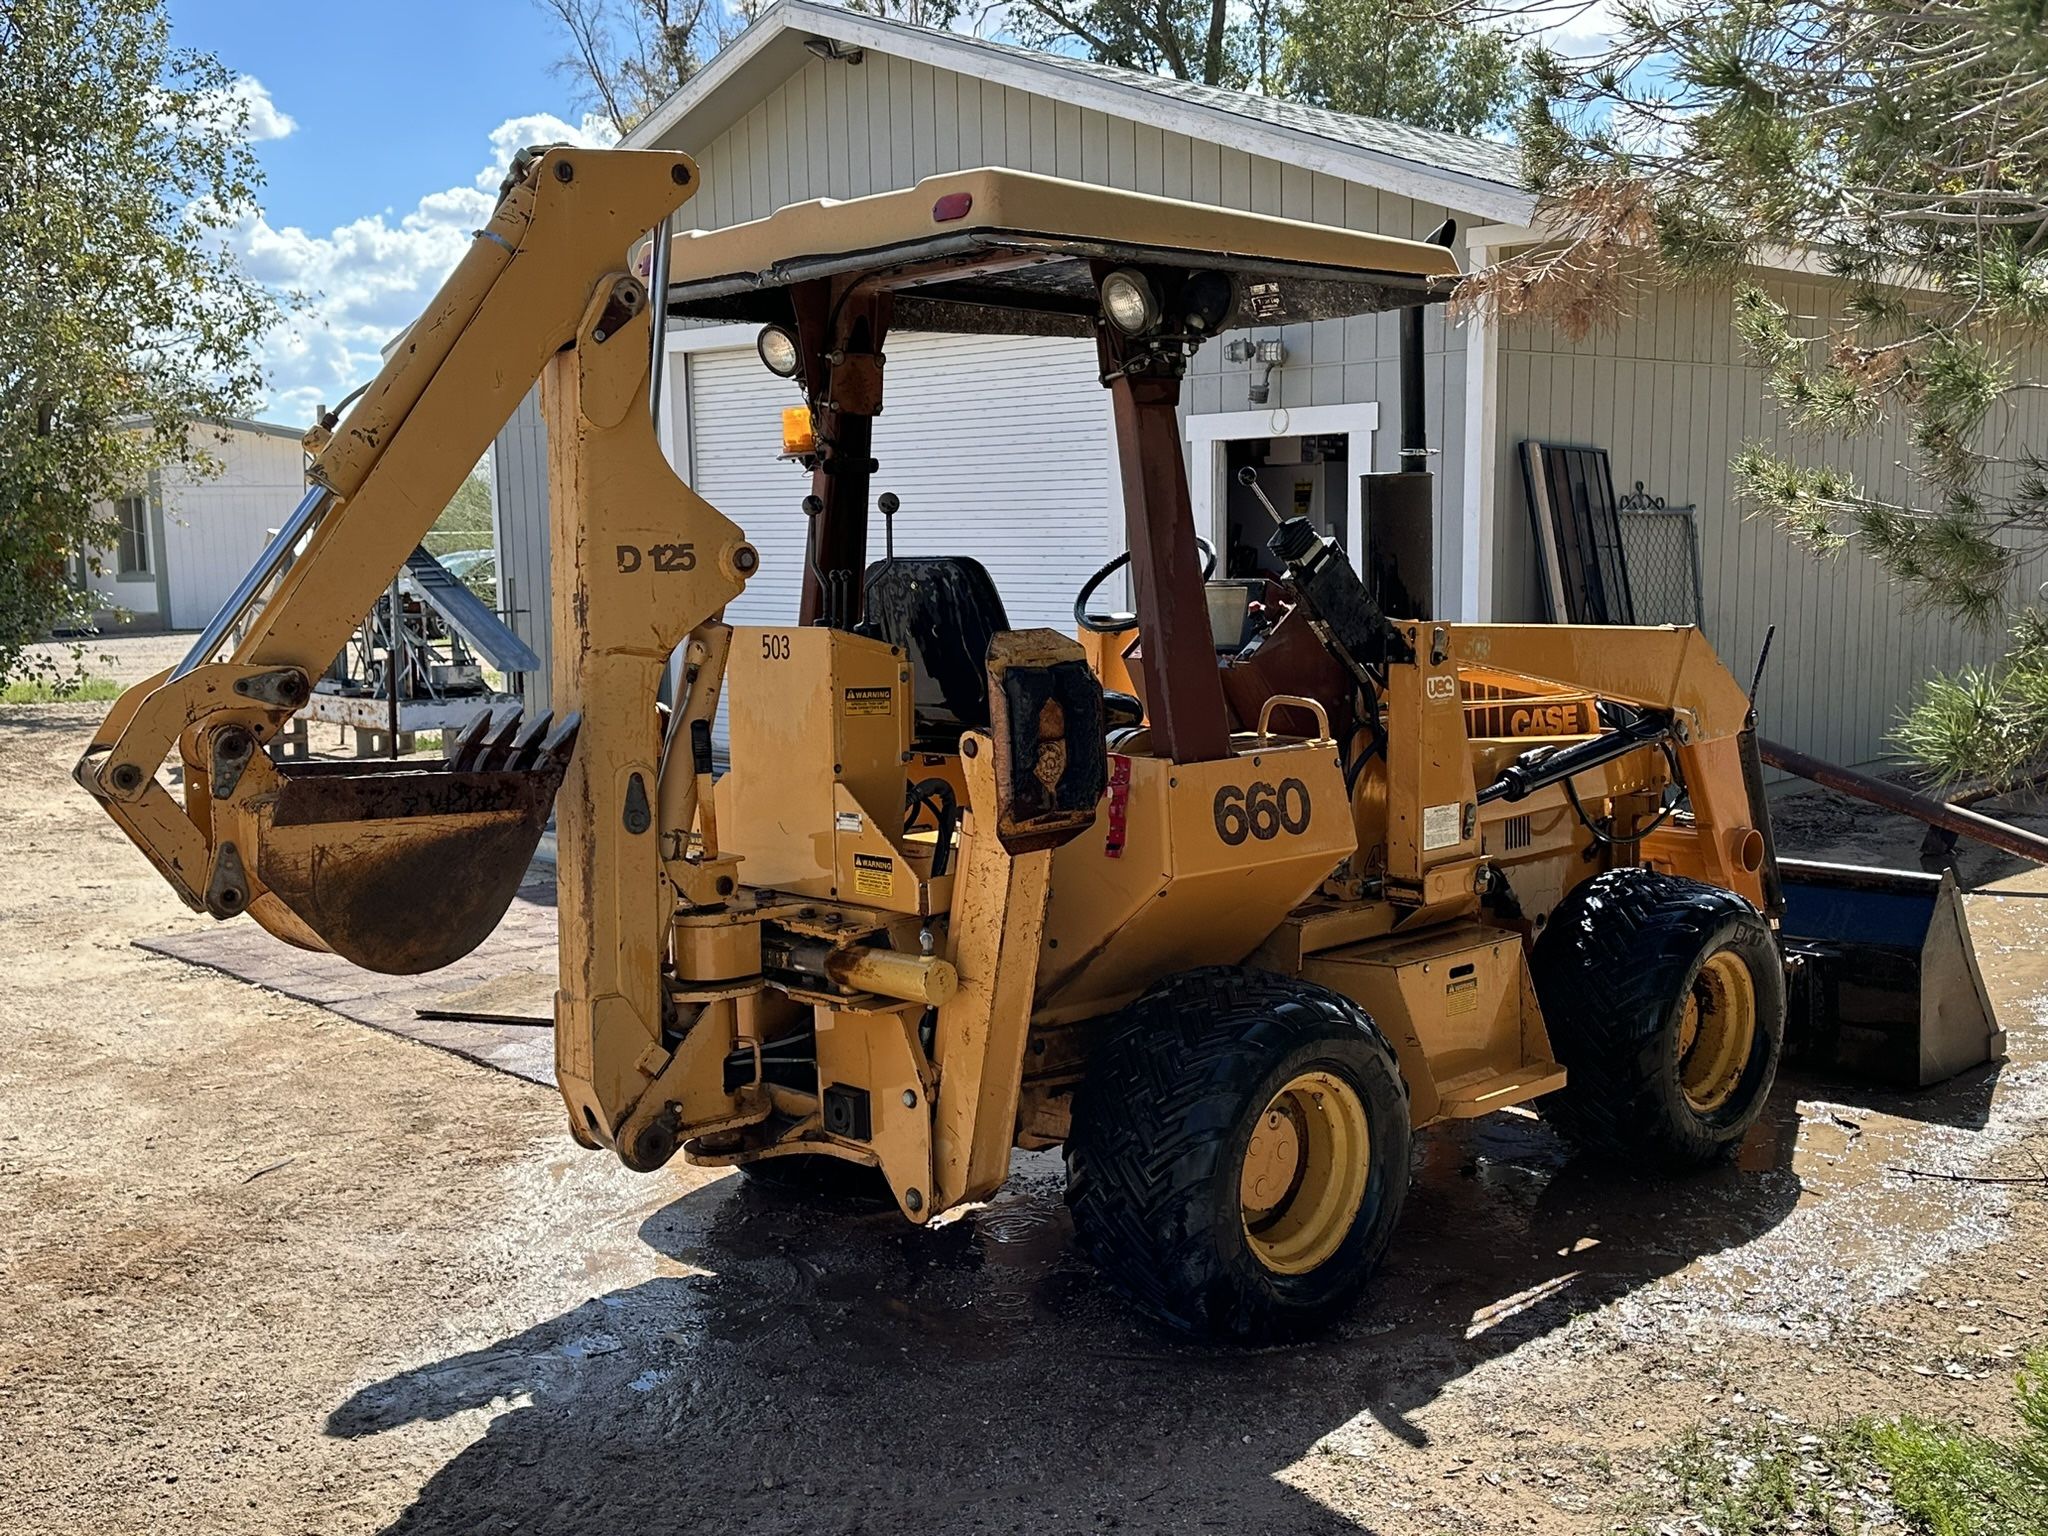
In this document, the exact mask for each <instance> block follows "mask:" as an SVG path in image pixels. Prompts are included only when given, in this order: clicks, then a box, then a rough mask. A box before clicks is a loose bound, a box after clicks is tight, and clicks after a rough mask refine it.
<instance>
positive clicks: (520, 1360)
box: [328, 1093, 1800, 1536]
mask: <svg viewBox="0 0 2048 1536" xmlns="http://www.w3.org/2000/svg"><path fill="white" fill-rule="evenodd" d="M1798 1127H1799V1110H1798V1104H1797V1099H1796V1096H1794V1095H1793V1094H1790V1093H1782V1094H1779V1095H1778V1096H1777V1097H1776V1099H1775V1101H1774V1103H1773V1105H1772V1108H1771V1110H1770V1112H1769V1113H1768V1114H1767V1116H1766V1119H1765V1120H1764V1121H1763V1122H1762V1123H1760V1124H1759V1126H1758V1127H1757V1129H1756V1130H1755V1131H1754V1132H1753V1133H1752V1135H1751V1137H1750V1140H1749V1141H1748V1143H1746V1144H1745V1146H1744V1148H1743V1151H1742V1155H1741V1156H1740V1157H1739V1158H1738V1159H1736V1160H1735V1161H1733V1162H1730V1163H1728V1164H1726V1165H1724V1166H1721V1167H1718V1168H1715V1169H1712V1170H1709V1171H1707V1172H1705V1173H1702V1174H1697V1175H1693V1176H1690V1177H1687V1178H1684V1179H1680V1180H1676V1181H1671V1180H1662V1181H1651V1180H1639V1179H1635V1178H1630V1177H1628V1176H1625V1175H1622V1174H1618V1173H1615V1172H1612V1171H1610V1170H1607V1169H1604V1168H1602V1167H1599V1166H1596V1165H1594V1164H1592V1163H1591V1162H1590V1161H1589V1160H1587V1159H1581V1158H1573V1157H1571V1156H1570V1155H1569V1154H1568V1153H1567V1151H1566V1150H1565V1148H1564V1147H1563V1146H1562V1145H1561V1144H1560V1143H1559V1142H1558V1141H1557V1139H1556V1138H1555V1137H1554V1136H1553V1135H1552V1134H1551V1132H1550V1131H1549V1130H1548V1129H1547V1128H1546V1127H1545V1126H1543V1125H1542V1123H1541V1122H1540V1121H1537V1120H1534V1119H1529V1118H1521V1117H1517V1116H1513V1115H1495V1116H1492V1117H1490V1118H1488V1119H1486V1120H1483V1121H1477V1122H1466V1123H1464V1124H1459V1125H1451V1126H1446V1127H1439V1128H1437V1129H1433V1130H1431V1131H1429V1132H1426V1133H1425V1134H1423V1135H1422V1136H1421V1137H1419V1138H1418V1143H1417V1148H1416V1163H1415V1175H1416V1177H1415V1184H1414V1188H1413V1193H1412V1194H1411V1197H1410V1201H1409V1206H1408V1209H1407V1212H1406V1214H1405V1216H1404V1219H1403V1223H1402V1227H1401V1230H1400V1232H1399V1233H1398V1234H1397V1236H1396V1238H1395V1241H1394V1246H1393V1250H1392V1254H1391V1257H1390V1259H1389V1262H1388V1263H1387V1265H1386V1267H1385V1268H1384V1269H1383V1271H1382V1273H1381V1275H1380V1277H1379V1279H1378V1280H1377V1281H1376V1283H1375V1285H1374V1287H1373V1289H1372V1291H1371V1293H1370V1295H1369V1298H1368V1299H1367V1300H1366V1301H1365V1302H1363V1303H1362V1304H1361V1306H1360V1307H1359V1308H1358V1309H1357V1311H1356V1312H1355V1314H1354V1315H1352V1316H1351V1317H1350V1318H1348V1319H1346V1320H1345V1321H1344V1322H1343V1323H1342V1324H1341V1325H1340V1326H1339V1327H1338V1328H1337V1329H1336V1330H1335V1331H1334V1333H1332V1334H1331V1335H1330V1336H1328V1337H1325V1338H1323V1339H1320V1340H1317V1341H1314V1342H1310V1343H1306V1344H1302V1345H1299V1346H1293V1347H1287V1348H1278V1349H1266V1350H1257V1351H1247V1350H1242V1349H1226V1348H1209V1347H1198V1346H1192V1345H1186V1344H1180V1343H1176V1342H1173V1341H1171V1340H1168V1339H1166V1338H1164V1337H1163V1336H1161V1335H1160V1334H1159V1333H1157V1332H1155V1331H1154V1330H1152V1329H1151V1328H1150V1327H1149V1326H1147V1325H1146V1324H1145V1323H1144V1322H1142V1321H1141V1320H1139V1319H1137V1318H1136V1317H1134V1316H1133V1315H1132V1314H1131V1313H1130V1312H1129V1311H1127V1310H1126V1309H1125V1308H1124V1307H1123V1306H1122V1305H1121V1304H1120V1303H1119V1302H1118V1301H1117V1300H1116V1299H1115V1298H1114V1297H1113V1296H1111V1295H1110V1294H1109V1293H1108V1292H1107V1291H1106V1289H1105V1288H1104V1286H1103V1285H1102V1284H1101V1282H1100V1281H1099V1280H1098V1278H1097V1277H1096V1275H1095V1273H1094V1271H1093V1270H1092V1268H1091V1267H1090V1266H1089V1265H1088V1263H1087V1261H1086V1260H1085V1259H1084V1258H1083V1257H1082V1256H1081V1254H1080V1253H1079V1252H1078V1250H1077V1249H1076V1247H1075V1245H1074V1243H1073V1240H1072V1231H1071V1228H1070V1226H1069V1224H1068V1221H1067V1216H1066V1212H1065V1208H1064V1206H1063V1204H1062V1202H1061V1197H1060V1180H1061V1171H1060V1166H1059V1162H1058V1158H1057V1155H1056V1154H1049V1153H1039V1154H1022V1155H1020V1156H1019V1157H1018V1159H1017V1162H1016V1164H1015V1166H1014V1168H1013V1172H1012V1178H1011V1182H1010V1184H1009V1185H1008V1186H1007V1187H1006V1188H1005V1189H1004V1190H1003V1191H1002V1192H1001V1193H1000V1194H999V1195H998V1196H997V1197H996V1199H995V1200H993V1201H991V1202H990V1203H989V1204H988V1205H986V1206H984V1207H980V1208H978V1209H975V1210H973V1211H970V1212H969V1213H967V1214H966V1215H964V1216H962V1217H961V1218H960V1219H958V1220H956V1221H953V1222H950V1223H948V1224H946V1225H943V1226H941V1227H938V1228H936V1229H932V1230H925V1231H919V1230H915V1229H911V1228H907V1227H905V1226H904V1225H903V1224H902V1223H901V1222H900V1221H899V1220H898V1219H897V1218H896V1217H895V1215H894V1214H893V1213H886V1214H880V1215H868V1216H846V1215H839V1214H833V1213H829V1212H823V1211H819V1210H815V1209H811V1208H809V1207H806V1206H804V1205H801V1204H797V1203H793V1202H792V1201H790V1200H789V1199H788V1198H787V1197H783V1196H777V1195H773V1194H769V1193H766V1192H763V1191H761V1190H758V1189H755V1188H753V1187H751V1186H749V1185H747V1183H746V1181H745V1180H743V1179H741V1178H738V1177H732V1178H723V1179H719V1180H717V1181H716V1182H714V1183H712V1184H710V1185H708V1186H706V1187H704V1188H701V1189H698V1190H695V1191H692V1192H691V1193H689V1194H687V1195H685V1196H683V1197H682V1198H680V1199H678V1200H676V1201H674V1202H672V1203H670V1204H669V1205H667V1206H664V1207H663V1208H662V1209H660V1210H659V1211H657V1212H656V1213H654V1214H653V1215H652V1216H650V1217H649V1218H648V1219H647V1220H646V1221H645V1223H644V1224H643V1226H642V1228H641V1235H642V1237H643V1238H644V1239H645V1240H646V1241H647V1242H648V1243H649V1244H650V1245H651V1246H652V1247H654V1248H655V1249H657V1250H658V1251H660V1252H661V1253H663V1254H664V1255H667V1256H669V1257H670V1258H672V1259H675V1260H677V1261H680V1262H681V1263H684V1264H687V1265H690V1266H692V1267H693V1268H694V1269H697V1270H699V1271H702V1272H701V1273H694V1274H690V1275H687V1276H678V1277H676V1278H661V1279H656V1280H652V1281H648V1282H646V1283H643V1284H641V1285H638V1286H634V1287H630V1288H627V1289H624V1290H619V1291H614V1292H612V1293H609V1294H606V1295H603V1296H599V1297H596V1298H594V1299H593V1300H591V1301H589V1302H587V1303H585V1304H584V1305H583V1306H581V1307H578V1308H577V1309H575V1310H574V1311H572V1312H569V1313H566V1314H564V1315H562V1316H559V1317H555V1318H552V1319H550V1320H548V1321H547V1322H545V1323H542V1324H540V1325H538V1326H536V1327H534V1328H531V1329H529V1330H527V1331H525V1332H524V1333H521V1334H518V1335H516V1336H514V1337H511V1338H507V1339H503V1340H501V1341H499V1342H498V1343H496V1344H493V1345H491V1346H489V1347H487V1348H484V1349H479V1350H476V1351H472V1352H470V1353H468V1354H464V1355H460V1356H456V1357H453V1358H450V1359H447V1360H442V1361H439V1362H437V1363H435V1364H432V1365H428V1366H424V1367H420V1368H418V1369H414V1370H410V1371H405V1372H402V1373H400V1374H398V1375H395V1376H392V1377H390V1378H388V1379H387V1380H384V1381H381V1382H378V1383H376V1384H374V1385H372V1386H368V1387H365V1388H364V1389H362V1390H361V1391H359V1392H357V1393H356V1394H355V1395H354V1396H353V1397H351V1398H350V1399H349V1400H348V1401H347V1402H345V1403H343V1404H342V1405H341V1406H340V1407H339V1408H337V1409H336V1410H335V1411H334V1413H333V1415H332V1416H331V1418H330V1420H329V1424H328V1432H329V1433H330V1434H334V1435H338V1436H359V1435H370V1434H376V1433H379V1432H382V1431H385V1430H389V1429H393V1428H395V1427H397V1426H399V1425H402V1424H405V1423H409V1422H414V1421H420V1420H434V1419H443V1418H447V1417H449V1416H451V1415H453V1414H456V1413H458V1412H461V1411H463V1410H466V1409H475V1408H483V1407H489V1406H497V1407H500V1408H501V1409H503V1410H504V1411H501V1412H499V1413H498V1415H497V1416H496V1417H495V1418H493V1419H492V1420H491V1421H490V1423H489V1426H488V1428H487V1429H486V1430H485V1432H484V1434H483V1436H482V1438H481V1439H479V1440H477V1441H476V1442H475V1443H474V1444H472V1445H470V1446H469V1447H468V1448H467V1449H465V1450H464V1451H462V1452H461V1453H460V1454H459V1455H457V1456H456V1457H455V1458H454V1459H453V1460H452V1461H450V1462H449V1463H448V1464H447V1465H445V1466H444V1467H442V1468H441V1469H440V1470H439V1471H438V1472H436V1473H435V1474H434V1475H433V1477H432V1478H431V1479H429V1481H428V1482H427V1483H426V1485H425V1486H424V1487H423V1488H422V1489H421V1490H420V1493H419V1495H418V1498H417V1500H416V1501H415V1503H414V1504H413V1505H412V1507H411V1508H410V1509H408V1510H407V1511H406V1512H405V1513H404V1514H403V1515H402V1516H401V1517H400V1518H399V1519H397V1520H396V1521H395V1522H393V1524H392V1525H391V1526H390V1527H389V1530H390V1531H392V1532H408V1533H415V1532H444V1531H445V1532H456V1531H460V1532H463V1533H465V1536H470V1533H483V1532H497V1531H508V1532H509V1531H514V1530H519V1531H532V1530H547V1531H550V1532H582V1531H586V1530H587V1531H591V1532H598V1531H609V1530H612V1529H617V1528H624V1527H627V1526H628V1525H629V1524H630V1525H642V1524H647V1523H649V1522H660V1523H661V1524H663V1525H664V1526H677V1527H680V1528H682V1529H695V1528H698V1527H699V1526H700V1525H701V1526H702V1527H703V1528H706V1529H709V1528H712V1527H716V1528H717V1529H719V1530H720V1531H732V1532H752V1531H756V1530H759V1531H763V1532H766V1531H770V1530H773V1531H775V1532H777V1533H786V1532H790V1531H811V1530H819V1531H826V1530H829V1531H851V1530H874V1531H956V1530H961V1529H969V1528H972V1529H978V1530H994V1531H1006V1530H1019V1531H1022V1530H1031V1531H1044V1530H1051V1529H1057V1528H1075V1527H1078V1528H1081V1529H1105V1528H1109V1527H1111V1526H1114V1527H1116V1528H1117V1529H1120V1530H1125V1531H1143V1530H1167V1529H1172V1530H1181V1529H1185V1528H1187V1527H1188V1526H1189V1525H1190V1524H1201V1525H1206V1524H1212V1523H1213V1524H1216V1525H1217V1526H1219V1527H1220V1528H1225V1529H1244V1530H1261V1529H1263V1530H1274V1531H1288V1532H1310V1531H1325V1530H1328V1531H1349V1530H1355V1529H1357V1528H1358V1527H1357V1526H1356V1525H1355V1524H1354V1523H1353V1522H1351V1521H1350V1520H1348V1519H1345V1518H1343V1517H1341V1516H1339V1515H1337V1514H1335V1513H1333V1512H1332V1511H1331V1510H1329V1509H1328V1508H1327V1507H1326V1506H1324V1505H1323V1504H1322V1503H1321V1502H1319V1501H1318V1500H1316V1499H1314V1498H1312V1497H1310V1496H1309V1495H1307V1494H1306V1493H1304V1492H1302V1491H1300V1490H1298V1489H1296V1488H1295V1487H1293V1486H1291V1485H1290V1484H1289V1483H1288V1482H1285V1481H1282V1479H1281V1477H1280V1476H1279V1474H1281V1473H1282V1472H1283V1470H1284V1469H1286V1468H1288V1467H1289V1466H1291V1465H1292V1464H1294V1463H1295V1462H1297V1461H1299V1460H1300V1459H1301V1458H1302V1457H1304V1456H1305V1455H1307V1454H1308V1453H1309V1452H1310V1450H1311V1449H1312V1448H1313V1447H1314V1445H1315V1444H1316V1442H1317V1441H1318V1440H1319V1439H1320V1438H1321V1437H1323V1436H1324V1435H1326V1434H1328V1433H1329V1432H1330V1431H1332V1430H1336V1429H1338V1428H1339V1427H1340V1426H1343V1425H1346V1424H1349V1423H1351V1422H1352V1421H1354V1420H1360V1419H1366V1418H1369V1419H1371V1420H1374V1421H1377V1422H1378V1424H1380V1425H1381V1426H1383V1427H1384V1428H1385V1429H1386V1430H1387V1431H1388V1432H1390V1433H1392V1434H1395V1435H1398V1436H1400V1437H1401V1438H1402V1439H1404V1440H1406V1441H1408V1442H1410V1443H1412V1444H1417V1445H1422V1444H1427V1443H1428V1436H1427V1434H1426V1433H1425V1431H1424V1430H1423V1429H1422V1428H1421V1427H1420V1426H1418V1425H1417V1424H1416V1423H1415V1422H1414V1419H1413V1415H1414V1414H1415V1413H1416V1412H1417V1410H1419V1409H1421V1408H1423V1407H1425V1406H1427V1405H1428V1404H1429V1403H1430V1402H1431V1401H1432V1400H1433V1399H1434V1398H1435V1397H1436V1396H1437V1395H1438V1394H1439V1393H1440V1392H1441V1391H1442V1390H1443V1388H1444V1387H1445V1386H1446V1385H1447V1384H1448V1383H1450V1382H1452V1381H1455V1380H1456V1379H1458V1378H1459V1377H1461V1376H1463V1375H1464V1374H1465V1373H1467V1372H1469V1371H1471V1370H1473V1369H1475V1368H1477V1367H1479V1366H1481V1365H1483V1364H1484V1363H1486V1362H1487V1361H1490V1360H1493V1359H1496V1358H1498V1357H1500V1356H1502V1355H1505V1354H1507V1353H1509V1352H1511V1351H1513V1350H1515V1349H1517V1348H1518V1347H1520V1346H1522V1345H1523V1344H1525V1343H1528V1342H1530V1341H1531V1340H1535V1339H1539V1338H1541V1337H1542V1336H1544V1335H1546V1334H1549V1333H1551V1332H1553V1331H1554V1330H1556V1329H1558V1328H1560V1327H1561V1326H1563V1325H1564V1324H1565V1323H1567V1322H1568V1321H1569V1320H1570V1319H1571V1318H1572V1317H1573V1316H1575V1315H1576V1314H1579V1313H1581V1312H1585V1311H1589V1310H1591V1309H1594V1308H1596V1307H1599V1306H1601V1305H1603V1304H1605V1303H1608V1302H1611V1301H1614V1300H1616V1299H1617V1298H1621V1297H1625V1296H1627V1295H1628V1293H1630V1292H1632V1291H1635V1290H1637V1289H1639V1288H1641V1287H1643V1286H1645V1285H1648V1284H1650V1283H1652V1282H1654V1281H1656V1280H1658V1279H1659V1278H1661V1277H1664V1276H1667V1275H1670V1274H1672V1273H1673V1272H1675V1271H1677V1270H1679V1269H1681V1268H1682V1267H1684V1266H1685V1265H1687V1264H1689V1263H1691V1262H1693V1261H1694V1260H1697V1259H1699V1258H1701V1257H1703V1256H1706V1255H1710V1254H1714V1253H1717V1252H1720V1251H1723V1250H1726V1249H1730V1248H1734V1247H1738V1246H1740V1245H1741V1244H1744V1243H1746V1242H1749V1241H1750V1240H1752V1239H1753V1238H1756V1237H1758V1236H1760V1235H1761V1234H1763V1233H1764V1232H1766V1231H1768V1230H1769V1229H1770V1228H1772V1227H1773V1226H1775V1225H1776V1224H1778V1223H1779V1222H1780V1221H1782V1220H1783V1219H1784V1218H1785V1216H1786V1215H1787V1214H1789V1213H1790V1211H1791V1210H1792V1209H1793V1207H1794V1205H1795V1204H1796V1203H1797V1200H1798V1196H1799V1192H1800V1184H1799V1179H1798V1177H1797V1176H1796V1174H1795V1173H1794V1172H1793V1170H1792V1166H1791V1154H1792V1148H1793V1145H1794V1143H1795V1141H1796V1139H1797V1134H1798Z"/></svg>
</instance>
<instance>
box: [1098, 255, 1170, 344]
mask: <svg viewBox="0 0 2048 1536" xmlns="http://www.w3.org/2000/svg"><path fill="white" fill-rule="evenodd" d="M1102 312H1103V313H1104V314H1105V315H1107V316H1109V323H1110V324H1111V325H1113V326H1115V327H1116V328H1117V329H1118V330H1120V331H1122V332H1123V333H1124V334H1125V335H1126V336H1142V335H1143V334H1144V333H1145V332H1146V331H1149V330H1151V329H1152V327H1153V326H1155V325H1157V324H1158V323H1159V296H1158V295H1157V294H1156V293H1154V292H1153V291H1152V285H1151V284H1150V283H1148V282H1146V281H1145V274H1144V273H1142V272H1136V271H1133V270H1132V269H1131V268H1129V267H1118V268H1117V269H1116V270H1115V271H1114V272H1112V273H1110V274H1109V276H1107V277H1105V278H1104V279H1103V280H1102Z"/></svg>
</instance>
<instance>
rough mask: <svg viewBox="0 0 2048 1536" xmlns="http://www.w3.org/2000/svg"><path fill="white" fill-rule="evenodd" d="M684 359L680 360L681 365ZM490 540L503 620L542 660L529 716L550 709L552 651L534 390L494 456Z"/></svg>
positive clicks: (532, 677) (544, 443)
mask: <svg viewBox="0 0 2048 1536" xmlns="http://www.w3.org/2000/svg"><path fill="white" fill-rule="evenodd" d="M680 362H681V359H677V363H678V364H680ZM491 539H492V543H493V544H494V545H495V546H496V548H497V552H498V609H499V617H500V618H502V619H504V620H505V622H506V623H507V624H509V625H510V626H511V628H512V633H514V634H515V635H517V636H518V637H519V638H520V639H522V640H524V641H525V642H526V643H527V645H528V646H530V647H531V648H532V650H533V654H534V655H536V656H538V657H539V658H540V670H539V671H538V672H535V673H531V674H529V675H528V676H527V677H525V678H524V679H522V680H521V690H520V691H521V694H522V696H523V697H524V699H525V702H526V708H527V710H528V712H529V713H533V712H537V711H539V710H542V709H545V708H547V701H548V697H549V674H550V672H551V671H552V669H553V667H554V646H553V643H552V637H551V635H550V633H549V628H548V558H549V552H548V433H547V426H546V424H545V423H544V422H543V421H542V420H541V414H540V392H539V391H538V390H537V389H536V390H530V391H528V393H527V396H526V398H525V399H524V400H522V401H521V402H520V403H519V409H518V410H516V411H514V412H513V413H512V419H511V420H510V421H508V422H506V423H505V427H504V430H503V431H501V432H500V433H499V434H498V441H497V445H496V447H495V448H494V449H493V451H492V454H491Z"/></svg>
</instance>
